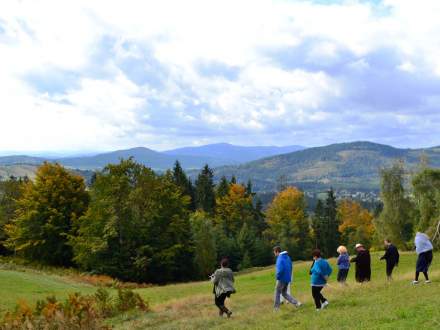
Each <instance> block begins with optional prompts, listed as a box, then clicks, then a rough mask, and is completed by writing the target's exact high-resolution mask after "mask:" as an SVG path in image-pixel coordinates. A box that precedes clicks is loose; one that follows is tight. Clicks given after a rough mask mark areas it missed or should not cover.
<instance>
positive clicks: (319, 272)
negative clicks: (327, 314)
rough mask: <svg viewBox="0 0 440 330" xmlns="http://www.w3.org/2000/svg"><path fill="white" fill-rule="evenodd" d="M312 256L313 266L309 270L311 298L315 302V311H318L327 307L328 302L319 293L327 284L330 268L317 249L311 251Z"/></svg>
mask: <svg viewBox="0 0 440 330" xmlns="http://www.w3.org/2000/svg"><path fill="white" fill-rule="evenodd" d="M312 256H313V264H312V268H310V275H311V284H312V296H313V299H314V300H315V305H316V310H317V311H319V310H321V309H324V308H325V307H327V306H328V300H327V299H326V298H325V297H324V296H323V295H322V293H321V291H322V289H323V288H324V287H325V286H326V284H327V280H328V277H329V276H330V274H331V273H332V268H331V267H330V265H329V263H328V262H327V260H325V259H323V258H321V251H320V250H319V249H316V250H313V252H312Z"/></svg>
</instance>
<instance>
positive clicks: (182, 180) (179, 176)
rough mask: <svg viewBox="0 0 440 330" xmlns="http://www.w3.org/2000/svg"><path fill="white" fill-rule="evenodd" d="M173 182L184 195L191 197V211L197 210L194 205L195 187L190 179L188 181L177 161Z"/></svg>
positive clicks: (173, 172)
mask: <svg viewBox="0 0 440 330" xmlns="http://www.w3.org/2000/svg"><path fill="white" fill-rule="evenodd" d="M172 177H173V182H174V183H175V184H176V185H177V186H178V187H179V188H180V190H181V191H182V193H183V194H184V195H187V196H189V197H190V199H191V200H190V203H189V204H188V206H189V209H190V210H191V211H194V210H195V207H194V206H195V203H194V187H193V185H192V182H191V180H190V179H188V177H187V175H186V173H185V171H184V170H183V168H182V166H181V165H180V162H179V161H178V160H176V163H175V164H174V168H173V171H172Z"/></svg>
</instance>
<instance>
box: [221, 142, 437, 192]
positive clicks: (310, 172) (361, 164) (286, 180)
mask: <svg viewBox="0 0 440 330" xmlns="http://www.w3.org/2000/svg"><path fill="white" fill-rule="evenodd" d="M423 154H424V155H426V156H427V158H428V159H429V164H430V166H433V167H439V166H440V147H436V148H428V149H398V148H393V147H390V146H387V145H382V144H376V143H371V142H353V143H341V144H333V145H329V146H324V147H317V148H309V149H306V150H301V151H296V152H293V153H289V154H284V155H278V156H273V157H268V158H265V159H261V160H257V161H254V162H249V163H246V164H242V165H238V166H225V167H220V168H217V169H215V175H216V177H217V178H219V177H221V176H222V175H225V176H227V177H230V176H232V175H235V176H236V177H237V178H238V180H239V181H242V182H246V181H247V180H248V179H251V180H252V181H253V183H254V186H255V189H256V190H258V191H273V190H275V189H276V187H277V185H278V184H279V183H280V181H281V183H283V184H294V185H297V186H299V187H301V188H303V189H307V190H313V189H324V188H329V187H330V186H332V187H334V188H340V189H361V190H366V189H373V190H377V189H378V188H379V170H380V168H382V167H384V166H390V165H391V164H392V163H393V162H395V161H396V160H403V161H404V162H405V165H406V166H407V168H408V169H409V170H414V169H415V168H416V167H417V166H418V164H419V163H420V157H421V156H422V155H423Z"/></svg>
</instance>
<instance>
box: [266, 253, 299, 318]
mask: <svg viewBox="0 0 440 330" xmlns="http://www.w3.org/2000/svg"><path fill="white" fill-rule="evenodd" d="M273 253H274V255H275V257H276V258H277V261H276V266H275V267H276V268H275V273H276V274H275V276H276V280H277V283H276V287H275V302H274V309H275V311H277V310H278V309H279V308H280V304H281V302H280V297H281V296H283V297H284V299H286V300H287V301H288V302H290V303H291V304H292V305H294V306H296V307H299V306H301V303H300V302H299V301H298V300H296V299H295V298H293V297H292V296H291V295H290V294H289V293H287V287H288V286H289V283H290V282H291V280H292V260H291V259H290V257H289V254H288V253H287V251H283V252H281V248H280V247H279V246H275V247H274V248H273Z"/></svg>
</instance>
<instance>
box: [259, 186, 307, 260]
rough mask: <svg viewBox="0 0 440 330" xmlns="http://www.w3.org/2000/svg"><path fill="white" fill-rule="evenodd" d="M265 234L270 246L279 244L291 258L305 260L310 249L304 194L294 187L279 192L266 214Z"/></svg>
mask: <svg viewBox="0 0 440 330" xmlns="http://www.w3.org/2000/svg"><path fill="white" fill-rule="evenodd" d="M266 217H267V223H268V226H269V228H268V229H267V230H266V234H267V236H268V238H269V240H270V242H271V243H272V245H275V244H280V245H281V246H282V247H283V248H284V249H286V250H288V251H289V253H290V255H291V256H292V257H293V258H306V257H307V256H308V254H309V249H310V228H309V223H308V220H307V215H306V202H305V198H304V194H303V193H302V192H301V191H300V190H298V189H297V188H295V187H288V188H286V189H285V190H283V191H281V192H279V193H278V194H277V195H276V196H275V198H274V199H273V201H272V203H271V204H270V205H269V208H268V210H267V213H266Z"/></svg>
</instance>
